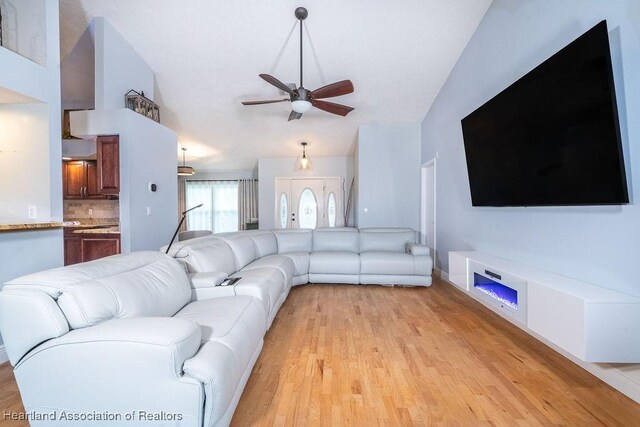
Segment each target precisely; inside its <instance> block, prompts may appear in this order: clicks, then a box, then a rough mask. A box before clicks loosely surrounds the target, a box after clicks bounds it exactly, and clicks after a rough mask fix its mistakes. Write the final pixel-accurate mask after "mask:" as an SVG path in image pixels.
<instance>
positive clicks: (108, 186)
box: [96, 135, 120, 195]
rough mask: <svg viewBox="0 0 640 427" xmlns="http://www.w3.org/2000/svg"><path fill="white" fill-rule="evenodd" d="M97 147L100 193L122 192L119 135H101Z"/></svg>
mask: <svg viewBox="0 0 640 427" xmlns="http://www.w3.org/2000/svg"><path fill="white" fill-rule="evenodd" d="M96 148H97V153H98V162H97V165H98V193H100V194H107V195H116V194H118V193H120V139H119V138H118V136H117V135H116V136H99V137H98V139H97V142H96Z"/></svg>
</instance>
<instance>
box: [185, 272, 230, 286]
mask: <svg viewBox="0 0 640 427" xmlns="http://www.w3.org/2000/svg"><path fill="white" fill-rule="evenodd" d="M228 277H229V276H228V275H227V273H221V272H216V273H192V274H189V282H190V283H191V289H199V288H212V287H214V286H218V285H220V284H221V283H222V282H224V281H225V280H227V278H228Z"/></svg>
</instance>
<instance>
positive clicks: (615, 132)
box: [462, 21, 629, 206]
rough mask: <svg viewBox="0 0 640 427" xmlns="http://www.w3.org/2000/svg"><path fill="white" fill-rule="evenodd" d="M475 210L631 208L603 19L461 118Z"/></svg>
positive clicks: (607, 41) (607, 40) (605, 25)
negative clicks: (532, 207)
mask: <svg viewBox="0 0 640 427" xmlns="http://www.w3.org/2000/svg"><path fill="white" fill-rule="evenodd" d="M462 132H463V136H464V148H465V153H466V159H467V169H468V172H469V184H470V187H471V200H472V204H473V206H566V205H602V204H623V203H628V202H629V196H628V192H627V181H626V176H625V171H624V160H623V154H622V144H621V140H620V129H619V124H618V111H617V107H616V98H615V88H614V83H613V72H612V67H611V54H610V50H609V37H608V32H607V24H606V21H602V22H600V23H599V24H598V25H596V26H595V27H593V28H592V29H591V30H589V31H587V32H586V33H585V34H583V35H582V36H580V37H579V38H578V39H576V40H574V41H573V42H572V43H570V44H569V45H568V46H566V47H565V48H563V49H562V50H560V51H559V52H558V53H556V54H555V55H553V56H552V57H551V58H549V59H547V60H546V61H545V62H543V63H542V64H541V65H539V66H538V67H536V68H535V69H534V70H532V71H531V72H529V73H528V74H526V75H525V76H524V77H522V78H521V79H520V80H518V81H516V82H515V83H513V84H512V85H511V86H509V87H508V88H507V89H505V90H504V91H503V92H501V93H499V94H498V95H496V96H495V97H494V98H492V99H491V100H490V101H488V102H487V103H486V104H484V105H483V106H482V107H480V108H478V109H477V110H476V111H474V112H473V113H471V114H469V115H468V116H467V117H465V118H464V119H463V120H462Z"/></svg>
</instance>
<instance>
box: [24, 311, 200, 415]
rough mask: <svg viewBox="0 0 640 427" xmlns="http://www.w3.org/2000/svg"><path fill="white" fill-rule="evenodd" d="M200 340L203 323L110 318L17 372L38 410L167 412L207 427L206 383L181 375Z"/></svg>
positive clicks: (48, 347) (36, 354) (57, 342)
mask: <svg viewBox="0 0 640 427" xmlns="http://www.w3.org/2000/svg"><path fill="white" fill-rule="evenodd" d="M201 338H202V335H201V329H200V325H198V324H197V323H195V322H193V321H190V320H186V319H178V318H172V317H138V318H119V319H112V320H108V321H106V322H104V323H101V324H99V325H96V326H91V327H87V328H82V329H75V330H72V331H71V332H69V333H67V334H65V335H63V336H61V337H59V338H55V339H52V340H49V341H47V342H46V343H44V344H41V345H40V346H38V347H36V348H35V349H33V350H31V352H29V353H28V354H27V355H26V356H25V357H24V358H23V359H22V360H21V361H20V362H19V363H18V364H17V365H16V367H15V371H14V373H15V376H16V379H17V381H18V383H19V384H20V389H21V390H22V391H23V393H24V394H23V400H24V405H25V407H27V408H31V409H33V410H41V408H65V410H66V411H67V412H69V413H91V412H95V411H98V412H100V411H109V412H111V413H122V414H126V413H130V412H136V413H137V411H141V410H144V411H146V412H148V413H160V412H161V411H165V412H167V413H174V414H178V416H180V417H181V419H182V423H181V425H185V426H192V425H194V426H195V425H202V405H203V401H204V396H203V394H204V393H203V391H202V385H201V384H200V383H199V381H197V380H196V379H194V378H192V377H190V376H185V375H183V372H182V370H183V365H184V363H185V361H186V360H188V359H191V358H192V357H193V356H194V355H196V354H197V352H198V351H199V349H200V343H201ZM43 381H46V386H43V384H44V383H43ZM116 424H118V423H116ZM134 424H135V423H134ZM139 424H140V422H138V424H135V425H139ZM127 425H130V424H127Z"/></svg>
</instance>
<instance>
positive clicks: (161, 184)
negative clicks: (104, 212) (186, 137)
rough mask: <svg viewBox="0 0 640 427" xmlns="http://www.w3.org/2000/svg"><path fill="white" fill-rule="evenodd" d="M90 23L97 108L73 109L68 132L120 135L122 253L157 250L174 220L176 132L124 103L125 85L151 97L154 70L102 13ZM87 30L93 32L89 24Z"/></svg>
mask: <svg viewBox="0 0 640 427" xmlns="http://www.w3.org/2000/svg"><path fill="white" fill-rule="evenodd" d="M92 25H93V29H94V30H95V49H94V50H93V54H94V55H95V57H94V63H95V107H96V109H95V111H77V112H72V113H71V115H70V117H71V133H72V134H73V135H75V136H79V137H83V138H87V139H89V138H94V137H95V136H98V135H119V137H120V232H121V234H120V235H121V245H122V252H129V251H138V250H158V249H159V248H160V247H161V246H163V245H165V244H167V243H168V242H169V241H170V240H171V236H172V235H173V231H174V229H175V227H176V226H177V225H178V218H177V211H178V183H177V179H176V166H177V162H176V153H177V150H178V146H177V135H176V134H175V132H173V131H172V130H171V129H169V128H167V127H165V126H163V125H161V124H159V123H156V122H154V121H152V120H150V119H148V118H146V117H144V116H142V115H140V114H138V113H135V112H133V111H131V110H128V109H126V108H124V94H125V93H126V92H127V91H128V90H129V89H135V90H137V91H141V90H143V91H144V92H145V95H146V96H147V97H148V98H150V99H153V88H154V75H153V70H151V68H149V66H148V65H147V64H146V62H145V61H144V60H143V59H142V58H141V57H140V56H139V55H138V54H137V52H136V51H135V49H134V48H133V47H132V46H131V45H130V44H129V43H128V42H127V41H126V40H125V39H124V38H123V37H122V36H121V35H120V34H119V33H118V32H117V31H116V30H115V29H114V28H113V27H112V26H111V24H110V23H109V22H108V21H106V20H105V19H104V18H95V19H94V21H93V24H92ZM87 31H88V32H89V34H91V32H92V31H93V30H92V27H91V26H90V27H89V28H88V30H87ZM82 50H83V51H85V52H88V53H89V54H90V53H91V52H92V51H91V49H87V48H86V47H85V48H82ZM78 61H79V62H85V61H83V60H80V59H78ZM80 99H83V96H82V95H81V96H80ZM151 182H152V183H155V184H156V185H157V187H158V190H157V191H156V192H155V193H151V192H149V190H148V185H149V183H151ZM148 210H149V211H150V214H148V213H147V212H148Z"/></svg>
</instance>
